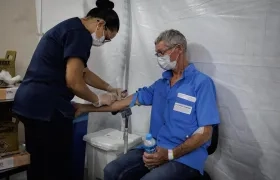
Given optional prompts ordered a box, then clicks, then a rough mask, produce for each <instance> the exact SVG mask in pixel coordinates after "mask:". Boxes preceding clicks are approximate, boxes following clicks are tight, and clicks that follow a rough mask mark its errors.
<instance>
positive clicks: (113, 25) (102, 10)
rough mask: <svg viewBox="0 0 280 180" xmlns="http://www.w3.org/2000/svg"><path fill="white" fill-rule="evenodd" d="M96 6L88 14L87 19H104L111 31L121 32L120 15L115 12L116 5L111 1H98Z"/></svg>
mask: <svg viewBox="0 0 280 180" xmlns="http://www.w3.org/2000/svg"><path fill="white" fill-rule="evenodd" d="M96 6H97V7H96V8H93V9H92V10H90V11H89V12H88V13H87V16H86V17H93V18H100V19H103V20H104V21H105V22H106V25H105V26H106V27H107V28H108V29H109V30H111V31H119V28H120V20H119V16H118V14H117V13H116V12H115V11H114V10H113V8H114V3H113V2H111V1H109V0H97V1H96Z"/></svg>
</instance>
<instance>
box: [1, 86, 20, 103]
mask: <svg viewBox="0 0 280 180" xmlns="http://www.w3.org/2000/svg"><path fill="white" fill-rule="evenodd" d="M17 90H18V87H11V88H0V100H10V99H14V97H15V95H16V92H17Z"/></svg>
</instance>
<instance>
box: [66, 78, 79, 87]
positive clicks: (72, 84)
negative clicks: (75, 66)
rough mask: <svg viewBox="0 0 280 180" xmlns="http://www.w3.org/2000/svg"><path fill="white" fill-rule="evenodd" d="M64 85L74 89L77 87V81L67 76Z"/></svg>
mask: <svg viewBox="0 0 280 180" xmlns="http://www.w3.org/2000/svg"><path fill="white" fill-rule="evenodd" d="M66 86H67V87H68V88H69V89H72V90H75V89H77V86H78V83H77V81H75V80H73V79H71V78H69V79H67V78H66Z"/></svg>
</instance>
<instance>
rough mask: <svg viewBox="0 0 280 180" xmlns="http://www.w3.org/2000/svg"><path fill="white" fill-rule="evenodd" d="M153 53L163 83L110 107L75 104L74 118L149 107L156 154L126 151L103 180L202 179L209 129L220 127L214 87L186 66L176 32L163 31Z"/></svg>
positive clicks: (183, 40) (183, 46)
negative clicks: (162, 70)
mask: <svg viewBox="0 0 280 180" xmlns="http://www.w3.org/2000/svg"><path fill="white" fill-rule="evenodd" d="M155 49H156V56H157V59H158V64H159V66H160V67H161V68H163V69H164V70H166V71H165V72H163V74H162V78H160V79H159V80H157V81H156V82H154V83H153V84H152V85H151V86H149V87H144V88H140V89H139V90H138V91H137V92H136V93H134V94H132V95H130V96H128V97H127V98H126V99H124V100H121V101H117V102H115V103H113V104H112V105H110V106H106V107H105V106H104V107H100V108H96V107H94V106H92V105H78V109H77V114H80V113H84V112H100V111H102V112H110V111H118V110H122V109H124V108H127V107H132V106H134V105H139V106H140V105H143V106H152V111H151V119H150V121H151V122H150V133H151V134H152V136H153V137H154V138H155V139H156V143H157V151H156V152H155V153H154V154H147V153H146V152H145V151H144V148H143V147H142V146H141V147H137V148H135V149H133V150H130V151H129V152H128V153H127V154H125V155H122V156H121V157H119V158H118V159H116V160H114V161H112V162H110V163H109V164H108V165H107V166H106V167H105V169H104V179H105V180H134V179H135V180H136V179H141V180H167V179H170V180H171V179H176V180H180V179H182V180H186V179H193V178H196V177H199V176H200V174H203V169H204V164H205V161H206V159H207V156H208V153H207V148H208V147H209V145H210V143H211V142H210V141H211V135H212V128H213V126H215V125H217V124H219V123H220V119H219V113H218V108H217V104H216V90H215V86H214V83H213V81H212V79H211V78H210V77H208V76H207V75H205V74H203V73H201V72H199V71H198V70H197V69H196V68H195V66H194V65H193V64H192V63H190V62H189V61H188V58H187V55H186V51H187V41H186V38H185V36H184V35H183V34H182V33H180V32H179V31H177V30H173V29H171V30H166V31H164V32H162V33H161V34H160V35H159V36H158V37H157V39H156V40H155ZM149 167H154V168H153V169H151V168H149Z"/></svg>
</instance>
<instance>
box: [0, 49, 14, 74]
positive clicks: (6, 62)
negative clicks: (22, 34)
mask: <svg viewBox="0 0 280 180" xmlns="http://www.w3.org/2000/svg"><path fill="white" fill-rule="evenodd" d="M16 55H17V52H16V51H7V52H6V56H5V58H0V71H1V70H6V71H8V72H9V73H10V74H11V76H12V77H14V76H15V74H16V72H15V61H16Z"/></svg>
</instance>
